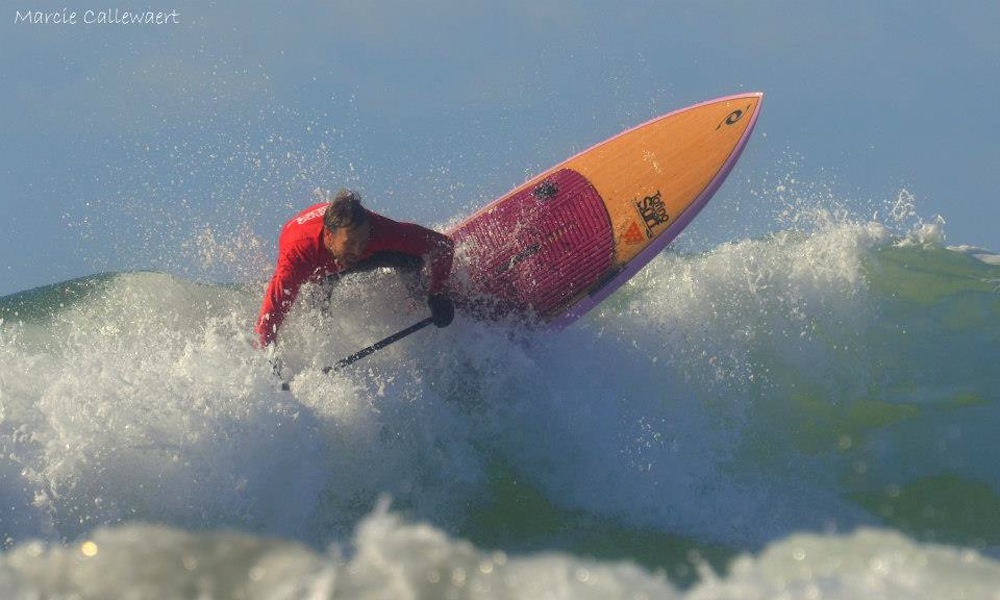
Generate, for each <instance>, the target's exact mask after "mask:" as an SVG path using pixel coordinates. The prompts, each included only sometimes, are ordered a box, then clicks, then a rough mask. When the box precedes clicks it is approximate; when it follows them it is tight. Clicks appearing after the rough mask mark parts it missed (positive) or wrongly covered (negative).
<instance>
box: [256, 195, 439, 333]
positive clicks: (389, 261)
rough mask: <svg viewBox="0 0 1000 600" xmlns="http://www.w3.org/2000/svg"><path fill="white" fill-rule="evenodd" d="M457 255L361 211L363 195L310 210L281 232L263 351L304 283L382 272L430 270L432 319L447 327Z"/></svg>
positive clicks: (412, 228) (428, 236) (260, 322)
mask: <svg viewBox="0 0 1000 600" xmlns="http://www.w3.org/2000/svg"><path fill="white" fill-rule="evenodd" d="M453 252H454V244H453V243H452V241H451V239H450V238H448V236H446V235H444V234H441V233H438V232H436V231H433V230H431V229H427V228H425V227H421V226H420V225H415V224H413V223H399V222H397V221H393V220H392V219H389V218H387V217H384V216H382V215H379V214H377V213H375V212H372V211H370V210H368V209H366V208H365V207H364V206H362V205H361V196H360V195H359V194H358V193H356V192H354V191H352V190H348V189H341V190H340V191H339V192H337V194H336V196H334V198H333V200H332V201H330V202H323V203H320V204H314V205H312V206H310V207H308V208H306V209H305V210H303V211H301V212H300V213H299V214H297V215H295V217H293V218H292V219H291V220H289V221H288V222H287V223H285V226H284V228H283V229H282V230H281V235H280V237H279V240H278V263H277V266H276V267H275V269H274V275H273V276H272V277H271V282H270V283H269V284H268V286H267V292H265V294H264V303H263V306H261V309H260V317H259V318H258V319H257V326H256V328H255V330H256V332H257V336H258V342H259V345H260V347H261V348H265V347H267V346H268V345H270V344H273V343H274V342H275V340H276V339H277V335H278V330H279V329H280V327H281V323H282V321H284V319H285V316H286V315H287V314H288V311H289V310H291V307H292V304H293V303H294V302H295V298H296V296H297V295H298V293H299V288H301V287H302V285H303V284H304V283H306V282H308V281H324V280H331V279H332V280H336V279H339V277H340V276H341V275H343V274H345V273H349V272H355V271H366V270H371V269H374V268H377V267H382V266H389V267H394V268H397V269H401V270H404V271H417V270H420V269H422V268H423V267H424V266H425V264H426V265H429V270H430V283H429V285H428V289H427V304H428V306H429V307H430V310H431V318H432V319H433V322H434V325H436V326H438V327H447V326H448V325H450V324H451V322H452V319H453V318H454V316H455V308H454V304H453V302H452V300H451V297H450V296H449V295H448V291H447V283H448V277H449V275H450V274H451V263H452V256H453Z"/></svg>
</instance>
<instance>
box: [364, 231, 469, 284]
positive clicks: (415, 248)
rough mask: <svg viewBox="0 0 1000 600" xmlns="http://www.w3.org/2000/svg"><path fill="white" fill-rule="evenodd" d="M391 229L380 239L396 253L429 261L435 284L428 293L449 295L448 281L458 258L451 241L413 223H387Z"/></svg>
mask: <svg viewBox="0 0 1000 600" xmlns="http://www.w3.org/2000/svg"><path fill="white" fill-rule="evenodd" d="M385 223H386V225H387V227H386V230H385V231H382V232H380V237H382V240H383V241H384V243H386V245H388V246H391V247H392V249H393V250H397V251H399V252H403V253H405V254H411V255H414V256H422V257H425V260H426V262H427V264H429V265H430V272H431V280H430V285H429V287H428V289H427V293H428V294H429V295H433V294H440V293H443V292H445V291H447V287H448V278H449V277H450V276H451V265H452V261H453V259H454V254H455V244H454V242H452V241H451V238H449V237H448V236H446V235H444V234H443V233H438V232H436V231H434V230H432V229H427V228H426V227H421V226H420V225H416V224H413V223H397V222H395V221H389V220H388V219H386V221H385Z"/></svg>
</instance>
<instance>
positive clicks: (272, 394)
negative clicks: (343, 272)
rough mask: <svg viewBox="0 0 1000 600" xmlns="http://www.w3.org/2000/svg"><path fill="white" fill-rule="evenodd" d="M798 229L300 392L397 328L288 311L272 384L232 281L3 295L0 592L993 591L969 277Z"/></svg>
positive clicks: (975, 293) (992, 401)
mask: <svg viewBox="0 0 1000 600" xmlns="http://www.w3.org/2000/svg"><path fill="white" fill-rule="evenodd" d="M795 218H796V219H801V220H808V221H809V225H808V226H799V225H797V226H794V227H788V228H786V229H783V230H781V231H778V232H776V233H773V234H770V235H767V236H762V237H757V238H749V239H741V240H735V241H731V242H728V243H724V244H721V245H718V246H716V247H713V248H710V249H707V250H704V251H696V252H685V251H678V250H669V249H668V251H666V252H664V253H662V254H661V255H660V256H658V257H657V258H655V259H654V260H653V261H652V262H651V263H650V264H649V265H648V266H647V267H646V268H645V269H644V270H643V271H641V272H640V273H639V274H638V275H637V276H636V277H635V278H634V279H633V280H632V281H630V282H629V283H628V284H627V285H626V286H625V287H623V288H622V289H621V290H619V291H618V292H617V293H616V294H615V295H613V296H612V297H611V298H610V299H609V300H608V301H606V302H605V303H603V304H602V305H600V306H599V307H597V308H596V309H595V310H594V311H592V312H591V313H590V314H588V315H587V316H586V317H585V318H583V319H582V320H581V321H579V322H577V323H576V324H574V325H572V326H571V327H569V328H567V329H566V330H564V331H561V332H558V333H549V334H543V333H539V332H536V331H532V330H530V329H526V328H525V327H523V326H522V325H519V324H516V323H493V324H485V323H478V322H475V321H473V320H471V319H469V318H468V317H466V316H463V315H459V316H458V318H457V319H456V322H455V323H454V324H453V325H452V326H451V327H448V328H446V329H442V330H430V329H429V330H424V331H421V332H419V333H416V334H414V335H413V336H411V337H409V338H407V339H405V340H403V341H401V342H399V343H397V344H395V345H392V346H390V347H389V348H386V349H385V350H383V351H381V352H378V353H376V354H374V355H372V356H370V357H368V358H366V359H364V360H363V361H361V362H359V363H356V364H355V365H353V366H351V367H349V368H347V369H344V370H342V371H339V372H335V373H332V374H330V375H324V374H323V373H322V372H321V368H322V367H323V366H325V365H327V364H331V363H333V362H335V361H336V360H337V359H339V358H341V357H343V356H346V355H348V354H350V353H352V352H354V351H356V350H358V349H360V348H362V347H364V346H366V345H368V344H369V343H371V342H373V341H375V340H377V339H379V338H381V337H383V336H385V335H388V334H389V333H392V332H393V331H395V330H397V329H400V328H402V327H405V326H406V325H409V324H410V323H413V322H415V321H418V320H420V319H421V318H423V317H424V316H425V314H424V312H425V311H426V309H425V307H424V306H423V305H422V304H421V303H420V302H418V301H415V300H414V299H412V298H410V297H409V295H408V293H407V292H406V286H405V285H403V283H402V282H400V280H399V277H398V276H397V275H396V274H395V273H392V272H388V271H380V272H375V273H368V274H363V275H356V276H352V277H347V278H345V279H344V281H342V282H341V283H340V284H339V285H338V286H336V287H334V288H333V289H332V290H324V289H319V288H315V289H313V290H307V291H306V293H305V296H304V299H305V300H306V301H302V302H299V303H298V304H297V305H296V308H295V309H294V310H293V312H292V314H291V316H290V317H289V320H288V322H287V330H286V332H285V333H284V335H285V340H286V344H287V349H286V350H285V351H284V354H283V356H282V359H283V363H284V365H285V368H286V369H287V370H288V372H290V373H292V374H293V375H294V376H293V378H292V382H291V389H290V391H281V390H280V389H279V385H278V384H279V382H278V381H277V380H276V379H275V377H274V375H273V373H272V367H271V364H270V361H269V359H270V358H271V357H270V356H269V355H268V354H267V353H264V352H260V351H257V350H255V349H254V348H253V332H252V329H253V322H254V319H255V317H256V314H257V310H258V309H259V303H260V298H261V294H262V292H263V282H259V281H247V282H238V283H224V284H219V283H211V282H205V281H195V280H191V279H187V278H184V277H180V276H177V275H171V274H167V273H160V272H114V273H104V274H99V275H94V276H92V277H87V278H84V279H77V280H72V281H65V282H61V283H58V284H55V285H51V286H48V287H44V288H39V289H34V290H27V291H24V292H21V293H18V294H13V295H10V296H6V297H3V298H0V319H2V323H0V449H2V453H0V535H2V537H0V540H2V542H3V548H4V549H3V551H2V553H0V597H2V598H15V599H18V598H25V599H28V598H95V599H96V598H269V599H270V598H573V599H577V598H689V599H709V598H712V599H729V598H732V599H736V598H740V599H746V598H750V599H753V598H803V599H805V598H826V599H829V598H832V599H854V598H914V599H917V598H928V599H931V598H933V599H935V600H938V599H942V598H1000V464H998V462H997V461H996V459H995V458H993V455H992V451H993V448H994V446H995V444H996V441H995V440H996V435H995V432H996V430H997V425H998V423H1000V375H998V372H997V370H996V359H997V356H998V352H997V351H998V349H1000V255H998V254H996V253H995V252H991V251H989V250H983V249H977V248H971V247H963V246H948V245H946V244H945V242H944V236H943V232H942V230H943V225H942V224H941V223H940V222H934V221H932V222H929V223H923V222H920V223H916V224H910V225H908V226H907V227H906V228H905V230H900V228H899V227H898V223H896V222H895V221H894V217H893V215H892V214H886V215H884V216H882V217H878V216H876V217H874V218H864V219H861V218H856V217H850V216H847V215H842V214H831V213H824V212H822V211H819V213H818V214H817V213H811V214H809V215H808V216H807V215H805V214H804V213H800V214H796V215H795ZM696 226H697V224H695V226H693V227H696ZM459 259H461V256H459ZM459 262H461V260H459ZM459 268H460V269H461V265H460V266H459ZM372 289H378V290H379V293H378V294H377V295H375V294H372V292H371V290H372ZM328 296H329V297H328ZM310 300H311V301H310ZM359 311H360V313H359Z"/></svg>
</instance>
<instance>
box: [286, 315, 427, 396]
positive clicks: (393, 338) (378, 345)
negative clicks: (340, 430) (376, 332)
mask: <svg viewBox="0 0 1000 600" xmlns="http://www.w3.org/2000/svg"><path fill="white" fill-rule="evenodd" d="M433 322H434V317H427V318H426V319H424V320H423V321H418V322H416V323H414V324H413V325H410V326H409V327H407V328H406V329H403V330H401V331H397V332H396V333H394V334H392V335H390V336H389V337H387V338H385V339H382V340H379V341H377V342H375V343H374V344H372V345H371V346H368V347H367V348H364V349H361V350H358V351H357V352H355V353H354V354H352V355H350V356H348V357H346V358H342V359H340V360H338V361H337V362H336V363H334V364H332V365H330V366H328V367H323V373H326V374H329V373H330V372H331V371H337V370H340V369H342V368H344V367H346V366H347V365H349V364H352V363H355V362H357V361H359V360H361V359H362V358H364V357H366V356H368V355H369V354H373V353H375V352H378V351H379V350H381V349H382V348H385V347H386V346H388V345H389V344H393V343H395V342H398V341H399V340H401V339H403V338H405V337H406V336H408V335H410V334H411V333H414V332H416V331H420V330H421V329H423V328H424V327H427V326H428V325H430V324H431V323H433ZM281 389H282V390H284V391H288V389H289V387H288V382H287V381H285V382H282V383H281Z"/></svg>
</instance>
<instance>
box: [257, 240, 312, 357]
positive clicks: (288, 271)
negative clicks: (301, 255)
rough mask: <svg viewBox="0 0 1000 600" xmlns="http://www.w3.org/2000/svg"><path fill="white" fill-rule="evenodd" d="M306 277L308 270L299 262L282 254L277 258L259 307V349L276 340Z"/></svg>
mask: <svg viewBox="0 0 1000 600" xmlns="http://www.w3.org/2000/svg"><path fill="white" fill-rule="evenodd" d="M308 277H309V270H308V268H304V267H303V266H302V264H301V261H296V260H295V259H294V257H290V256H287V255H284V254H282V255H281V256H279V257H278V264H277V266H276V267H275V269H274V275H273V276H272V277H271V282H270V283H268V285H267V291H266V292H265V293H264V302H263V305H262V306H261V307H260V316H259V317H258V318H257V327H256V328H255V331H256V332H257V336H258V344H259V345H260V347H261V348H265V347H267V346H268V345H269V344H272V343H274V341H275V339H277V336H278V329H279V328H280V327H281V324H282V322H284V320H285V317H286V316H287V315H288V311H290V310H291V309H292V304H293V303H294V302H295V298H296V296H298V295H299V288H301V287H302V284H303V283H305V281H306V279H308Z"/></svg>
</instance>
